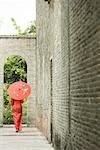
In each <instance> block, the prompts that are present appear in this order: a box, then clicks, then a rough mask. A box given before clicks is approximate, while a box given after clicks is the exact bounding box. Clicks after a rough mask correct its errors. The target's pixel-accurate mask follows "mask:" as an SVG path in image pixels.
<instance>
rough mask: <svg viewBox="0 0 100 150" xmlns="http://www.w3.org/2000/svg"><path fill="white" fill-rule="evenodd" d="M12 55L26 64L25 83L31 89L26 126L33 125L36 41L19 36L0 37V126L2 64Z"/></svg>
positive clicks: (0, 113)
mask: <svg viewBox="0 0 100 150" xmlns="http://www.w3.org/2000/svg"><path fill="white" fill-rule="evenodd" d="M12 55H18V56H21V57H22V58H24V59H25V61H26V63H27V82H28V83H29V84H30V85H31V88H32V93H31V95H30V96H29V99H28V108H27V124H28V125H33V124H34V121H35V111H34V110H35V109H34V106H35V92H36V91H35V90H36V88H35V86H36V84H35V77H36V70H35V69H36V67H35V66H36V39H35V38H33V37H20V36H0V124H1V125H2V124H3V82H4V81H3V79H4V63H5V61H6V59H7V58H8V57H10V56H12Z"/></svg>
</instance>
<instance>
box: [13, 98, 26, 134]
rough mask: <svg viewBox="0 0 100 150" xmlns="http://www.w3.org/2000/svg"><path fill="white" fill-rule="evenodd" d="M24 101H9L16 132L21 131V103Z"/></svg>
mask: <svg viewBox="0 0 100 150" xmlns="http://www.w3.org/2000/svg"><path fill="white" fill-rule="evenodd" d="M23 102H24V100H15V99H12V98H11V99H10V103H11V106H12V111H13V117H14V124H15V129H16V132H19V131H21V130H22V103H23Z"/></svg>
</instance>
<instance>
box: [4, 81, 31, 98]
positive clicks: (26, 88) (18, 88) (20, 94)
mask: <svg viewBox="0 0 100 150" xmlns="http://www.w3.org/2000/svg"><path fill="white" fill-rule="evenodd" d="M7 92H8V94H9V95H10V97H11V98H13V99H16V100H23V99H25V98H27V97H28V96H29V95H30V94H31V87H30V85H29V84H28V83H26V82H23V81H18V82H14V83H13V84H11V85H10V86H9V88H8V89H7Z"/></svg>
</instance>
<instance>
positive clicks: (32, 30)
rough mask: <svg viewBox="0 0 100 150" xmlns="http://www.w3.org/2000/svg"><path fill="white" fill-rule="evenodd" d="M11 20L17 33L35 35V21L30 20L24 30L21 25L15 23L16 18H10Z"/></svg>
mask: <svg viewBox="0 0 100 150" xmlns="http://www.w3.org/2000/svg"><path fill="white" fill-rule="evenodd" d="M11 21H12V24H13V26H14V28H15V29H16V31H17V34H18V35H33V36H36V23H35V21H31V22H30V25H29V26H28V27H27V28H26V29H25V30H24V31H22V29H21V27H20V26H19V25H17V23H16V20H15V19H14V18H11Z"/></svg>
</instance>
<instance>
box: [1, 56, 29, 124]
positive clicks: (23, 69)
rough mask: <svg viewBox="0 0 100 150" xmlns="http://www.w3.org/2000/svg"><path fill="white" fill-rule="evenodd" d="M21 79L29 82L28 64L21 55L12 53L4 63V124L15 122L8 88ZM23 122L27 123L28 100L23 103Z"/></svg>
mask: <svg viewBox="0 0 100 150" xmlns="http://www.w3.org/2000/svg"><path fill="white" fill-rule="evenodd" d="M20 80H21V81H25V82H27V64H26V61H25V59H24V58H22V57H21V56H18V55H12V56H10V57H8V58H7V59H6V61H5V64H4V90H3V99H4V101H3V106H4V107H3V124H13V114H12V111H11V106H10V104H9V95H8V94H7V88H8V86H9V85H10V84H12V83H13V82H16V81H20ZM23 123H24V124H26V123H27V102H25V103H24V104H23Z"/></svg>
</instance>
